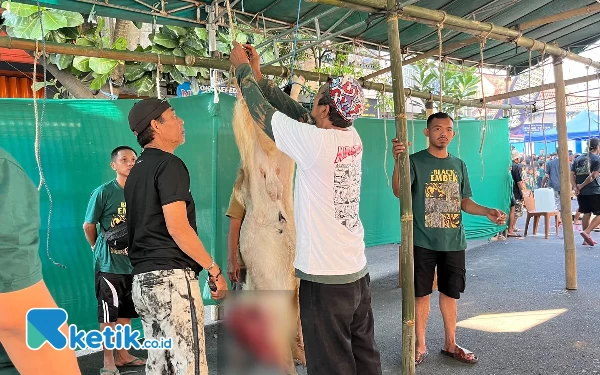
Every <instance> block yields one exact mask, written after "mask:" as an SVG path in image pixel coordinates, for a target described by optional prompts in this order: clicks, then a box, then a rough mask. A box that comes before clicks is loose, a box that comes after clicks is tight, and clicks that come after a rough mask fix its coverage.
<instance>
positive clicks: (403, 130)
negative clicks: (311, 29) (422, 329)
mask: <svg viewBox="0 0 600 375" xmlns="http://www.w3.org/2000/svg"><path fill="white" fill-rule="evenodd" d="M394 1H395V0H388V6H390V7H392V6H394ZM387 23H388V41H389V45H390V57H391V69H392V86H393V88H394V91H393V93H394V112H395V117H396V138H398V140H400V142H402V143H404V144H405V145H407V147H406V151H404V152H403V153H402V154H400V155H399V156H398V160H396V163H398V171H399V173H398V176H399V179H400V181H399V182H400V185H399V186H400V225H401V236H402V242H401V243H400V249H401V252H400V257H399V259H400V265H399V266H400V270H399V271H400V277H401V280H399V281H400V282H401V285H402V374H404V375H413V374H414V373H415V280H414V259H413V215H412V192H411V188H410V162H409V159H408V154H409V151H408V150H409V148H408V123H407V121H406V103H405V101H404V80H403V76H402V50H401V47H400V30H399V26H398V16H397V15H396V14H390V15H389V16H388V19H387Z"/></svg>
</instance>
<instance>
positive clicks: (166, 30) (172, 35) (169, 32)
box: [158, 26, 179, 41]
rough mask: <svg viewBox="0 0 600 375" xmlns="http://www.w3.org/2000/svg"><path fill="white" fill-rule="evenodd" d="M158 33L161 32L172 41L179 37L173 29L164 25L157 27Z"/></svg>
mask: <svg viewBox="0 0 600 375" xmlns="http://www.w3.org/2000/svg"><path fill="white" fill-rule="evenodd" d="M158 33H159V34H163V35H164V36H166V37H167V38H169V39H171V40H173V41H177V40H178V39H179V37H178V36H177V34H176V33H175V32H174V31H173V30H171V29H169V28H168V27H166V26H163V27H161V28H160V29H158Z"/></svg>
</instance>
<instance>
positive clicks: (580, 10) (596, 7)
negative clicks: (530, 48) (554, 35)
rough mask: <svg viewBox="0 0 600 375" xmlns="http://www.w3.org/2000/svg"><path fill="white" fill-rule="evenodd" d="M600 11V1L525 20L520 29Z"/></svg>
mask: <svg viewBox="0 0 600 375" xmlns="http://www.w3.org/2000/svg"><path fill="white" fill-rule="evenodd" d="M598 12H600V3H596V4H592V5H588V6H585V7H583V8H578V9H573V10H569V11H566V12H562V13H559V14H554V15H552V16H547V17H541V18H538V19H535V20H531V21H527V22H523V23H522V24H520V25H519V30H527V29H531V28H534V27H538V26H543V25H546V24H549V23H552V22H557V21H563V20H567V19H569V18H573V17H579V16H585V15H587V14H594V13H598Z"/></svg>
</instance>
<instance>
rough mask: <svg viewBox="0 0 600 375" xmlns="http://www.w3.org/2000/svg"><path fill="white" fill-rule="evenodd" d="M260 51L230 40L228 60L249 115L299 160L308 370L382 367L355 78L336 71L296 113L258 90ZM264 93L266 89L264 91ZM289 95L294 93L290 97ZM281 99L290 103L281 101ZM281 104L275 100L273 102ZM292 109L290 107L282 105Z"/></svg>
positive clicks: (312, 374) (364, 372) (314, 373)
mask: <svg viewBox="0 0 600 375" xmlns="http://www.w3.org/2000/svg"><path fill="white" fill-rule="evenodd" d="M249 56H250V58H252V60H253V67H254V71H255V72H256V70H257V68H258V74H260V67H257V66H256V62H257V58H258V55H257V54H256V51H255V50H254V49H253V48H251V47H250V46H247V45H246V46H242V45H241V44H238V43H236V42H234V47H233V49H232V51H231V55H230V60H231V62H232V64H233V66H234V67H235V68H236V78H237V80H238V84H239V86H240V89H241V94H242V95H243V97H244V99H245V101H246V103H247V104H248V108H249V110H250V113H251V114H252V117H253V118H254V119H255V121H257V122H258V123H260V124H264V130H265V132H266V134H267V135H268V136H269V137H270V138H271V139H273V140H274V141H275V144H276V145H277V148H279V149H280V150H281V151H282V152H284V153H286V154H287V155H288V156H289V157H290V158H292V159H293V160H294V161H295V162H296V164H297V171H296V182H295V191H294V211H295V219H296V233H297V234H296V237H297V239H296V257H295V261H294V267H295V268H296V276H297V277H298V278H300V318H301V321H302V333H303V335H304V344H305V349H306V362H307V369H308V374H309V375H320V374H323V375H324V374H327V375H336V374H340V375H342V374H343V375H347V374H361V375H372V374H373V375H379V374H381V373H382V372H381V360H380V355H379V350H378V349H377V345H376V343H375V338H374V320H373V312H372V309H371V291H370V285H369V284H370V277H369V273H368V269H367V259H366V257H365V242H364V228H363V225H362V223H361V221H360V217H359V215H358V213H359V201H360V183H361V173H362V169H361V162H362V142H361V139H360V136H359V135H358V132H357V131H356V129H355V128H354V127H353V126H352V122H353V121H354V120H355V119H357V118H358V117H359V116H360V115H361V114H362V112H363V111H364V108H365V100H364V94H363V92H362V88H361V86H360V84H359V83H358V81H357V80H355V79H353V78H350V77H340V78H335V79H333V80H332V81H331V82H328V83H326V84H325V85H323V86H322V87H321V88H320V89H319V92H318V93H317V95H316V96H315V99H314V104H313V107H312V111H311V112H310V114H309V113H308V110H305V112H306V113H304V114H302V113H300V112H301V110H300V109H299V108H298V106H295V112H294V113H293V117H294V118H296V119H303V120H305V121H303V122H300V121H297V120H295V119H292V118H290V117H288V116H287V115H286V114H284V113H282V112H279V111H277V109H275V108H273V106H272V105H271V104H270V103H269V102H268V101H267V100H266V99H265V96H264V95H263V91H261V89H262V88H263V85H264V82H262V81H266V80H264V79H262V76H259V77H258V81H259V82H261V83H258V82H257V79H256V78H255V74H254V73H253V67H251V66H250V60H249ZM265 95H267V94H265ZM289 100H290V101H293V100H292V99H289ZM281 107H283V108H286V109H288V110H289V107H293V105H292V104H291V103H286V105H282V106H281ZM278 108H279V107H278ZM287 112H288V113H289V111H287Z"/></svg>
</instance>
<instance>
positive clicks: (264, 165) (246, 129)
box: [233, 95, 305, 373]
mask: <svg viewBox="0 0 600 375" xmlns="http://www.w3.org/2000/svg"><path fill="white" fill-rule="evenodd" d="M233 132H234V135H235V140H236V143H237V146H238V149H239V152H240V157H241V161H242V166H241V169H242V170H241V171H240V173H239V174H238V178H237V180H236V182H235V185H234V194H235V195H236V197H237V199H238V201H239V202H243V203H244V205H245V209H246V213H245V216H244V220H243V223H242V228H241V232H240V254H241V256H242V259H243V262H244V264H245V265H246V269H247V275H248V276H249V278H250V280H251V285H252V289H253V290H256V291H277V293H275V295H278V296H280V297H278V299H277V300H278V303H283V305H282V306H280V307H278V308H275V313H276V314H277V315H279V318H280V321H281V322H283V323H282V324H285V326H286V327H288V328H289V330H287V329H284V330H283V331H280V332H281V333H282V334H284V336H285V337H286V339H287V338H289V341H287V343H289V344H288V345H286V350H285V355H286V357H287V358H286V360H289V362H288V363H289V364H290V366H291V367H290V369H289V372H290V373H295V370H294V366H293V360H292V358H295V359H297V360H298V361H299V362H301V363H302V364H305V357H304V348H303V340H302V329H301V326H300V312H299V302H298V287H299V281H298V279H297V278H296V277H295V274H294V264H293V263H294V256H295V244H296V230H295V226H294V215H293V178H294V168H295V163H294V161H293V160H292V159H290V158H289V157H288V156H287V155H285V154H284V153H283V152H281V151H279V150H278V149H277V147H276V146H275V142H273V140H271V139H270V138H269V137H268V136H267V135H266V133H265V132H264V131H263V127H262V126H261V125H259V124H257V123H256V122H255V121H254V120H253V118H252V116H251V115H250V112H249V110H248V106H247V105H246V102H245V101H244V99H243V97H242V96H241V95H239V96H238V99H237V102H236V105H235V108H234V116H233ZM263 294H264V293H263ZM288 332H289V333H290V335H287V333H288ZM290 348H291V350H290Z"/></svg>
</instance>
